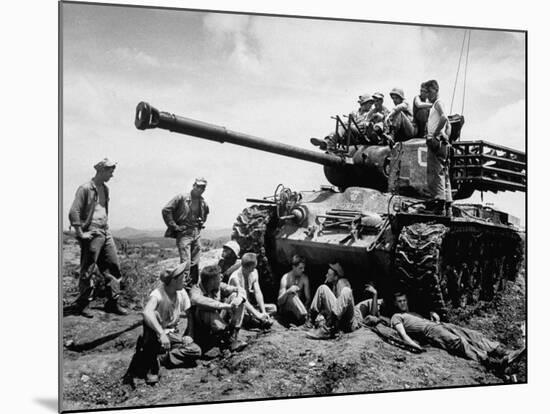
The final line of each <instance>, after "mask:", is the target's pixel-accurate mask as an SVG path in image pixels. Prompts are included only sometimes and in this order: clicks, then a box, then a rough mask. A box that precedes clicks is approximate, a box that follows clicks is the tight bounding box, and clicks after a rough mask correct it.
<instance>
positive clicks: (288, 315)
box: [277, 255, 311, 325]
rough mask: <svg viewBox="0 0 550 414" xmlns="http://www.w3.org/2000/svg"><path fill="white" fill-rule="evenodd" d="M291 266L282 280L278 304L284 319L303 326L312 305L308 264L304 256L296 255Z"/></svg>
mask: <svg viewBox="0 0 550 414" xmlns="http://www.w3.org/2000/svg"><path fill="white" fill-rule="evenodd" d="M291 264H292V269H291V270H290V272H288V273H286V274H285V275H283V277H282V278H281V282H280V285H279V295H278V298H277V304H278V308H279V314H280V315H281V317H282V318H283V319H285V320H286V321H288V322H290V323H293V324H296V325H302V324H303V323H304V322H305V321H306V318H307V309H308V307H309V304H310V303H311V290H310V287H309V278H308V277H307V275H306V274H305V273H304V270H305V268H306V262H305V259H304V258H303V257H302V256H298V255H294V256H293V257H292V261H291Z"/></svg>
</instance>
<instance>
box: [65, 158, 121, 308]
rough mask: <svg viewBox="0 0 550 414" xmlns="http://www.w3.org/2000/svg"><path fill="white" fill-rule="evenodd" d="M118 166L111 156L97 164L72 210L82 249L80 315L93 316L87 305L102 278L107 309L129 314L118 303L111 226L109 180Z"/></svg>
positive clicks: (117, 273) (77, 305) (117, 272)
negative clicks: (93, 174)
mask: <svg viewBox="0 0 550 414" xmlns="http://www.w3.org/2000/svg"><path fill="white" fill-rule="evenodd" d="M115 167H116V163H115V162H113V161H111V160H109V159H108V158H105V159H103V160H101V161H99V162H98V163H97V164H95V165H94V168H95V170H96V173H95V176H94V177H93V178H92V179H91V180H90V181H88V182H87V183H84V184H82V185H81V186H80V187H78V189H77V191H76V195H75V198H74V201H73V203H72V205H71V209H70V211H69V221H70V223H71V226H72V227H73V228H74V230H75V234H76V238H77V240H78V243H79V244H80V249H81V254H80V276H79V283H78V288H79V292H80V294H79V296H78V298H77V299H76V301H75V303H74V305H73V306H74V310H75V311H76V313H77V314H80V315H82V316H85V317H89V318H91V317H93V316H92V315H91V314H90V313H88V311H87V310H86V308H87V306H88V305H89V303H90V301H91V300H92V299H93V298H94V296H95V293H96V290H97V287H98V285H100V282H101V280H100V279H101V278H103V279H104V284H105V288H106V292H105V294H106V296H107V301H106V302H105V311H107V312H112V313H116V314H119V315H126V314H127V311H126V310H125V309H124V308H122V307H120V305H119V304H118V297H119V294H120V281H121V279H122V274H121V272H120V266H119V262H118V256H117V251H116V246H115V242H114V240H113V237H112V236H111V232H110V231H109V225H108V214H109V187H107V185H106V182H107V181H109V180H110V179H111V178H112V177H113V173H114V170H115ZM94 275H95V278H93V276H94Z"/></svg>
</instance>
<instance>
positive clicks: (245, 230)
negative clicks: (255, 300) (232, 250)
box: [231, 204, 276, 299]
mask: <svg viewBox="0 0 550 414" xmlns="http://www.w3.org/2000/svg"><path fill="white" fill-rule="evenodd" d="M275 214H276V210H275V208H274V207H270V206H264V205H256V204H255V205H252V206H250V207H247V208H245V209H244V210H243V211H242V212H241V213H240V214H239V215H238V216H237V219H236V220H235V223H234V224H233V232H232V234H231V239H232V240H235V241H236V242H237V243H239V246H240V248H241V256H242V255H243V254H244V253H249V252H251V253H256V255H257V259H258V266H257V270H258V276H259V279H260V283H261V285H262V290H263V291H264V292H263V293H264V296H266V299H268V298H270V297H271V296H273V295H274V293H273V292H272V291H274V290H275V289H276V281H275V277H274V276H275V275H274V274H273V270H272V268H271V265H270V263H269V258H268V255H267V252H268V251H270V247H271V246H269V245H266V242H268V243H269V240H268V239H269V231H270V230H271V228H272V226H273V225H274V222H275V220H274V217H275Z"/></svg>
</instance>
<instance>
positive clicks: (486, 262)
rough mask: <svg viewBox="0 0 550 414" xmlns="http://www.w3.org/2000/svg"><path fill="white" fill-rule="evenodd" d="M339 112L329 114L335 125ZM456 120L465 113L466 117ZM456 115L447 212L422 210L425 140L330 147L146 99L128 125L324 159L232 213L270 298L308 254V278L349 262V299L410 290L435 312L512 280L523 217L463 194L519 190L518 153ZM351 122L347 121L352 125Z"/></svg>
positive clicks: (416, 303)
mask: <svg viewBox="0 0 550 414" xmlns="http://www.w3.org/2000/svg"><path fill="white" fill-rule="evenodd" d="M338 122H339V123H342V121H341V120H340V119H339V118H337V123H338ZM462 122H463V120H462ZM461 125H462V123H460V124H458V128H456V126H457V123H453V133H452V134H451V139H452V141H453V142H452V147H453V151H452V156H451V165H450V174H451V186H452V189H453V199H454V200H455V201H454V202H453V204H452V208H451V211H450V212H449V214H447V215H441V214H435V213H433V212H431V210H430V208H429V204H430V199H429V195H428V191H427V184H426V155H427V148H426V145H425V140H424V139H410V140H407V141H404V142H398V143H395V144H392V145H379V144H374V143H371V142H368V140H365V141H364V142H362V143H355V144H351V143H350V142H351V141H350V139H349V135H348V139H344V140H343V142H341V143H339V144H338V145H337V147H336V148H334V149H331V150H330V151H325V152H321V151H318V150H308V149H304V148H299V147H295V146H291V145H287V144H283V143H279V142H274V141H270V140H266V139H263V138H259V137H255V136H252V135H248V134H243V133H239V132H235V131H231V130H228V129H226V128H224V127H221V126H217V125H212V124H208V123H205V122H201V121H197V120H193V119H189V118H184V117H181V116H178V115H174V114H171V113H168V112H162V111H159V110H157V109H156V108H154V107H153V106H151V105H149V104H148V103H145V102H140V103H139V104H138V106H137V108H136V118H135V126H136V127H137V128H138V129H140V130H146V129H153V128H160V129H166V130H169V131H172V132H176V133H180V134H184V135H189V136H194V137H198V138H203V139H206V140H212V141H216V142H219V143H231V144H235V145H240V146H244V147H249V148H254V149H257V150H259V151H266V152H270V153H274V154H279V155H281V156H287V157H292V158H296V159H300V160H303V161H305V162H313V163H317V164H320V165H322V166H323V169H324V175H325V177H326V179H327V180H328V182H329V183H330V184H331V185H321V186H320V188H319V190H317V191H299V190H294V189H291V188H288V187H286V186H284V185H282V184H280V185H279V186H278V187H277V188H276V189H275V190H274V191H270V192H268V190H267V189H266V193H267V194H269V195H268V196H264V197H261V196H260V197H254V198H248V199H247V202H249V203H251V205H249V206H248V207H246V208H244V210H243V211H242V213H241V214H239V216H238V217H237V218H236V221H235V223H234V225H233V231H232V235H231V238H232V239H233V240H235V241H237V242H238V243H239V245H240V247H241V254H242V253H245V252H254V253H256V254H257V255H258V271H259V274H260V281H261V283H262V288H263V290H264V295H265V296H266V297H267V299H268V300H275V297H276V294H277V288H278V283H279V279H280V277H281V275H282V274H284V273H285V272H287V271H288V270H289V269H290V259H291V258H292V256H293V255H294V254H299V255H301V256H303V257H305V259H306V263H307V268H308V271H307V274H308V275H309V276H310V278H311V281H312V285H313V286H314V287H315V286H316V285H319V284H321V283H322V282H323V279H324V272H326V267H327V264H328V263H331V262H334V261H337V262H339V263H340V264H341V265H342V266H343V267H344V269H345V273H346V277H347V278H348V279H349V280H350V282H351V284H352V286H353V288H354V295H355V296H356V300H362V299H364V298H363V297H362V295H363V292H362V288H363V285H364V284H365V283H367V282H368V283H374V284H375V285H376V286H377V288H378V291H379V293H380V295H381V296H382V297H383V298H385V299H386V303H391V300H390V298H391V296H392V294H393V293H394V292H395V291H402V292H406V293H407V294H408V297H409V302H410V305H411V308H412V309H416V310H417V311H418V312H419V313H421V314H428V313H429V312H430V311H436V312H438V313H439V315H440V316H441V317H442V318H443V319H445V317H446V314H447V311H448V310H449V309H450V307H453V306H455V307H456V306H462V305H464V304H465V303H468V302H473V301H476V300H478V299H481V300H492V299H493V297H494V295H495V292H496V291H497V290H498V289H502V288H503V286H504V284H505V282H506V281H507V280H513V279H514V278H515V277H516V275H517V273H518V270H519V266H520V264H521V262H522V260H523V241H522V240H523V239H522V231H520V229H519V227H518V225H519V221H518V220H517V219H516V218H515V217H513V216H511V215H509V214H507V213H506V212H503V211H498V210H496V209H494V208H493V207H491V206H487V205H481V204H471V203H461V202H460V201H459V200H464V199H466V198H468V197H470V196H471V195H472V194H473V192H474V191H476V190H478V191H492V192H499V191H523V192H524V191H525V189H526V178H525V177H526V159H525V154H524V153H522V152H520V151H516V150H513V149H511V148H507V147H504V146H500V145H495V144H492V143H489V142H486V141H481V140H479V141H461V140H460V127H461ZM348 126H349V125H348Z"/></svg>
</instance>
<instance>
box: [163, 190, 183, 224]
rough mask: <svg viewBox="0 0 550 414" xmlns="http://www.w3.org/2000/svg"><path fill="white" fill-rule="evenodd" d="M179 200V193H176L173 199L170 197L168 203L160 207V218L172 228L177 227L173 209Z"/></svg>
mask: <svg viewBox="0 0 550 414" xmlns="http://www.w3.org/2000/svg"><path fill="white" fill-rule="evenodd" d="M180 200H181V195H180V194H178V195H177V196H175V197H174V198H173V199H171V200H170V201H169V202H168V204H166V205H165V206H164V208H163V209H162V219H163V220H164V223H166V225H167V226H168V227H171V228H174V229H175V228H177V227H178V225H177V224H176V221H175V219H174V211H175V209H176V206H177V205H178V203H179V202H180Z"/></svg>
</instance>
